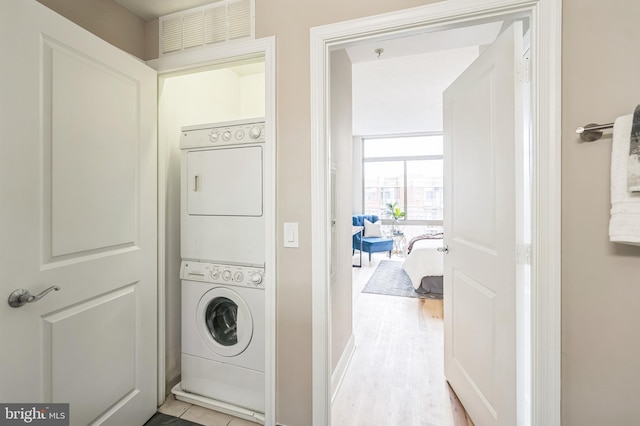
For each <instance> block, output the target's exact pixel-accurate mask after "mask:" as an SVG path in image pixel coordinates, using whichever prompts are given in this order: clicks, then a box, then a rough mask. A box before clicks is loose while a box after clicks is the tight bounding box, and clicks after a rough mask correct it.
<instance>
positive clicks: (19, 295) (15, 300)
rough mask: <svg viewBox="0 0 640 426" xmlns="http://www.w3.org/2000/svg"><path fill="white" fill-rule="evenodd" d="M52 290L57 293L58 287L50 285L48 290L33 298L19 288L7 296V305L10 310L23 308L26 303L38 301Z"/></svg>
mask: <svg viewBox="0 0 640 426" xmlns="http://www.w3.org/2000/svg"><path fill="white" fill-rule="evenodd" d="M54 290H55V291H59V290H60V287H58V286H57V285H52V286H51V287H49V288H48V289H46V290H44V291H42V292H41V293H39V294H36V295H35V296H34V295H32V294H31V292H30V291H29V290H25V289H24V288H19V289H17V290H15V291H13V292H12V293H11V294H10V295H9V300H8V303H9V306H11V307H12V308H19V307H20V306H23V305H25V304H27V303H33V302H37V301H38V300H40V299H42V298H43V297H45V296H46V295H47V294H49V293H50V292H52V291H54Z"/></svg>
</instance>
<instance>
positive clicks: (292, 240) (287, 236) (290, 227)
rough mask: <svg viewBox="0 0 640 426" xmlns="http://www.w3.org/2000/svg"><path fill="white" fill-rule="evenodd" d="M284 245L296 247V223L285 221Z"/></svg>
mask: <svg viewBox="0 0 640 426" xmlns="http://www.w3.org/2000/svg"><path fill="white" fill-rule="evenodd" d="M284 246H285V247H298V223H297V222H286V223H285V224H284Z"/></svg>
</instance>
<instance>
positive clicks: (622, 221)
mask: <svg viewBox="0 0 640 426" xmlns="http://www.w3.org/2000/svg"><path fill="white" fill-rule="evenodd" d="M632 121H633V114H629V115H625V116H623V117H618V118H617V119H616V121H615V123H614V125H613V143H612V145H611V220H610V221H609V240H610V241H612V242H615V243H623V244H631V245H640V192H629V189H628V186H627V177H628V175H627V171H628V166H629V144H630V138H629V135H630V134H631V124H632Z"/></svg>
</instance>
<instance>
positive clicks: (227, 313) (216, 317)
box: [205, 297, 238, 346]
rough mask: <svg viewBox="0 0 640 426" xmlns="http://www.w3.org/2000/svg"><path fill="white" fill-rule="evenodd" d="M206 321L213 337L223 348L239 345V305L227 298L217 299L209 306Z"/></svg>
mask: <svg viewBox="0 0 640 426" xmlns="http://www.w3.org/2000/svg"><path fill="white" fill-rule="evenodd" d="M205 321H206V324H207V328H208V329H209V333H211V337H213V339H214V340H215V341H216V342H218V343H219V344H221V345H223V346H233V345H236V344H237V343H238V305H236V304H235V303H234V302H233V301H232V300H231V299H228V298H226V297H216V298H214V299H213V300H212V301H211V302H209V305H208V306H207V310H206V312H205Z"/></svg>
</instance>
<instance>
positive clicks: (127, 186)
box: [42, 39, 140, 260]
mask: <svg viewBox="0 0 640 426" xmlns="http://www.w3.org/2000/svg"><path fill="white" fill-rule="evenodd" d="M43 47H44V49H43V58H42V59H43V73H44V76H43V83H44V86H43V94H44V102H43V104H44V105H46V106H48V108H47V111H45V114H47V115H50V116H51V117H52V120H51V121H47V123H46V125H45V128H44V134H43V141H42V142H43V151H44V152H45V156H44V163H45V164H51V166H50V168H48V170H46V172H45V173H44V174H43V183H42V187H43V188H44V189H45V203H44V208H45V211H46V213H45V221H44V224H43V225H44V226H43V231H44V235H50V236H51V247H50V253H51V260H55V259H56V258H59V257H61V256H66V257H67V258H68V257H70V256H72V255H73V257H78V256H82V255H86V254H87V253H88V252H89V253H90V252H95V251H99V250H107V249H109V248H113V247H122V246H125V245H126V246H132V245H134V244H135V240H136V238H135V232H136V226H137V223H136V216H135V215H136V203H137V202H138V201H139V200H138V199H137V197H138V194H137V191H136V184H135V180H136V175H137V173H138V170H136V168H137V167H136V165H137V164H138V162H139V159H138V152H137V149H136V141H137V137H138V120H137V117H138V116H139V114H140V103H139V101H138V84H137V82H136V81H135V80H134V79H132V78H131V77H129V76H127V75H126V74H124V73H123V72H122V71H115V70H113V69H112V68H111V67H110V66H109V65H108V64H105V63H102V62H98V61H96V59H95V58H91V57H89V56H87V55H84V54H82V53H81V52H78V51H76V50H73V49H71V48H70V47H68V46H61V45H59V44H57V43H55V42H54V41H52V40H46V39H45V40H44V41H43ZM89 106H90V110H87V108H88V107H89ZM49 109H50V111H49ZM114 165H116V167H114ZM49 182H50V184H48V183H49ZM49 216H50V217H49ZM47 248H48V247H47Z"/></svg>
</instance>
